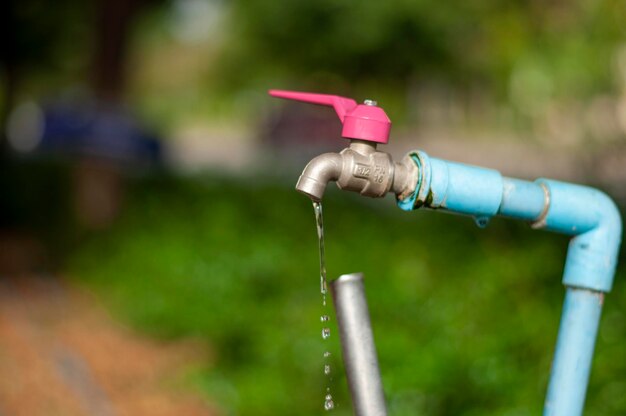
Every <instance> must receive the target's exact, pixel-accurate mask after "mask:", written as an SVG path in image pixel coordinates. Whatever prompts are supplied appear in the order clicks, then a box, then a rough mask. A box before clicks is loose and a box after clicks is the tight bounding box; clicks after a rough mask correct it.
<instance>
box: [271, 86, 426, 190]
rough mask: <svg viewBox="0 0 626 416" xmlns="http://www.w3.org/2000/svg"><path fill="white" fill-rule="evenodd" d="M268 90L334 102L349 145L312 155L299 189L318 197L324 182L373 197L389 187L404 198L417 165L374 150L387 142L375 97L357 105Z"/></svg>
mask: <svg viewBox="0 0 626 416" xmlns="http://www.w3.org/2000/svg"><path fill="white" fill-rule="evenodd" d="M269 93H270V95H272V96H274V97H279V98H285V99H289V100H296V101H303V102H307V103H312V104H319V105H326V106H330V107H333V108H334V109H335V112H336V113H337V116H338V117H339V120H340V121H341V123H342V124H343V129H342V132H341V135H342V137H345V138H347V139H349V140H350V145H349V146H348V147H346V148H345V149H343V150H342V151H341V152H339V153H324V154H322V155H319V156H317V157H315V158H314V159H313V160H311V161H310V162H309V163H308V164H307V165H306V167H305V168H304V171H303V172H302V175H300V178H299V179H298V182H297V184H296V189H297V190H298V191H299V192H302V193H303V194H305V195H307V196H308V197H310V198H311V199H312V200H314V201H320V200H321V199H322V197H323V195H324V191H325V190H326V185H327V184H328V182H331V181H333V182H336V183H337V186H338V187H339V188H340V189H343V190H347V191H353V192H359V193H360V194H361V195H364V196H369V197H373V198H377V197H383V196H385V195H386V194H387V192H393V193H394V194H396V195H397V196H398V198H400V199H403V197H404V196H406V195H409V194H410V193H411V192H412V190H413V189H415V185H416V181H417V167H416V165H415V163H413V161H412V160H411V159H410V158H409V157H407V158H405V159H403V160H402V161H401V162H399V163H398V162H394V161H393V160H392V158H391V155H390V154H389V153H387V152H382V151H380V150H377V149H376V146H377V145H378V144H379V143H382V144H386V143H387V142H388V141H389V131H390V130H391V121H390V120H389V117H387V114H385V111H384V110H383V109H382V108H380V107H378V105H377V103H376V101H373V100H365V101H364V102H363V104H357V102H356V101H354V100H353V99H351V98H345V97H340V96H337V95H328V94H313V93H305V92H294V91H283V90H270V92H269Z"/></svg>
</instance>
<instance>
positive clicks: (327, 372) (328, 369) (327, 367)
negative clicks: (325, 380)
mask: <svg viewBox="0 0 626 416" xmlns="http://www.w3.org/2000/svg"><path fill="white" fill-rule="evenodd" d="M324 374H326V375H329V374H330V364H326V365H324Z"/></svg>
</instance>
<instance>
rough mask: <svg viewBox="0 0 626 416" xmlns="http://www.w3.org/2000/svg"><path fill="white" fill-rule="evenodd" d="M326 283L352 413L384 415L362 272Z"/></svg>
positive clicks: (362, 415)
mask: <svg viewBox="0 0 626 416" xmlns="http://www.w3.org/2000/svg"><path fill="white" fill-rule="evenodd" d="M330 286H331V291H332V295H333V301H334V304H335V311H336V314H337V325H338V326H339V335H340V338H341V351H342V354H343V361H344V366H345V368H346V376H347V379H348V386H349V387H350V394H351V396H352V408H353V409H354V414H355V415H357V416H386V415H387V409H386V407H385V397H384V393H383V385H382V381H381V378H380V371H379V369H378V359H377V357H376V346H375V345H374V334H373V333H372V325H371V323H370V316H369V311H368V308H367V300H366V298H365V286H364V285H363V275H362V274H361V273H353V274H344V275H343V276H341V277H339V278H338V279H337V280H334V281H332V282H331V283H330Z"/></svg>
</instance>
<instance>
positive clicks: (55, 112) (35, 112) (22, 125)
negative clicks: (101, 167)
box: [7, 101, 162, 166]
mask: <svg viewBox="0 0 626 416" xmlns="http://www.w3.org/2000/svg"><path fill="white" fill-rule="evenodd" d="M7 136H8V138H9V143H10V144H11V146H12V147H13V149H14V150H16V151H18V152H20V153H29V154H32V155H61V156H70V157H85V156H89V157H98V158H102V159H108V160H110V161H111V162H116V163H120V164H122V165H133V166H136V165H140V166H142V165H143V166H145V165H147V166H151V165H159V164H160V163H161V162H162V147H161V143H160V140H159V137H158V136H157V135H156V134H154V133H152V132H150V131H148V130H147V129H146V128H144V127H143V126H142V125H140V123H139V122H138V121H137V120H136V119H135V118H134V117H133V116H132V114H130V113H129V112H128V111H127V110H125V109H124V108H123V107H121V106H117V105H106V104H105V105H102V104H95V103H93V102H89V101H87V102H71V103H68V102H54V103H51V104H49V105H43V106H40V105H38V104H35V103H32V102H29V103H24V104H21V105H20V106H18V107H17V108H16V109H15V110H14V111H13V112H12V114H11V116H10V118H9V123H8V127H7Z"/></svg>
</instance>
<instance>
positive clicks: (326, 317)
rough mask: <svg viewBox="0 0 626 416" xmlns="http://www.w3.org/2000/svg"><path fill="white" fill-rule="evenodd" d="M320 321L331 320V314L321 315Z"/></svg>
mask: <svg viewBox="0 0 626 416" xmlns="http://www.w3.org/2000/svg"><path fill="white" fill-rule="evenodd" d="M320 321H322V322H328V321H330V316H328V315H322V316H321V317H320Z"/></svg>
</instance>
